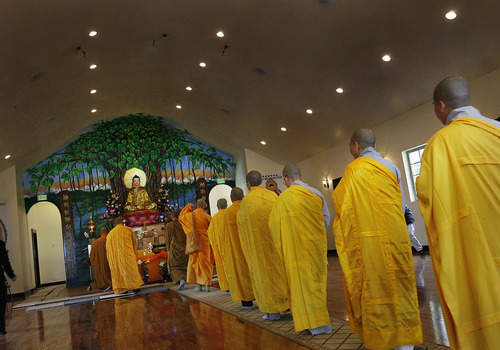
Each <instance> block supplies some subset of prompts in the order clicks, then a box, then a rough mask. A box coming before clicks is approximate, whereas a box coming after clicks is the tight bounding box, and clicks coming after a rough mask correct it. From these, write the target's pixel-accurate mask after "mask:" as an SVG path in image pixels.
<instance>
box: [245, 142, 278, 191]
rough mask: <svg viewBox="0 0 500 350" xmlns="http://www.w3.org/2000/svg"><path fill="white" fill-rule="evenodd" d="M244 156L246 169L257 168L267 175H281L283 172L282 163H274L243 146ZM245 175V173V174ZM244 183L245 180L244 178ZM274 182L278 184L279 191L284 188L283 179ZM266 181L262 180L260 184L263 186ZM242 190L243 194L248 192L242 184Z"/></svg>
mask: <svg viewBox="0 0 500 350" xmlns="http://www.w3.org/2000/svg"><path fill="white" fill-rule="evenodd" d="M245 157H246V163H247V170H248V171H252V170H257V171H258V172H260V173H261V174H262V175H269V174H278V175H281V174H282V172H283V166H284V165H283V164H279V163H276V162H274V161H272V160H270V159H268V158H266V157H264V156H261V155H260V154H258V153H255V152H253V151H250V150H249V149H246V148H245ZM245 177H246V174H245ZM245 183H246V180H245ZM276 183H277V185H278V188H279V189H280V190H281V191H284V190H285V187H284V185H283V181H281V180H276ZM265 184H266V181H265V180H264V181H262V186H264V187H265ZM242 188H243V191H244V193H245V194H248V189H247V186H246V185H244V187H242Z"/></svg>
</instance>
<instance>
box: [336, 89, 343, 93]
mask: <svg viewBox="0 0 500 350" xmlns="http://www.w3.org/2000/svg"><path fill="white" fill-rule="evenodd" d="M335 91H337V93H338V94H342V93H344V89H342V88H337V89H336V90H335Z"/></svg>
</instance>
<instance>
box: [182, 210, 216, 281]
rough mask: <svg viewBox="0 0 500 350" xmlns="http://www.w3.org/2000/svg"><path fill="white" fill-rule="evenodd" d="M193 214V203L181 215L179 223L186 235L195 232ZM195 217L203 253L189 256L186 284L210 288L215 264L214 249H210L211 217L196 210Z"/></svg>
mask: <svg viewBox="0 0 500 350" xmlns="http://www.w3.org/2000/svg"><path fill="white" fill-rule="evenodd" d="M192 213H193V206H192V205H191V203H188V204H187V205H186V206H185V207H184V209H182V211H181V213H180V215H179V222H180V223H181V225H182V229H183V230H184V233H186V234H188V233H189V232H192V231H193V216H192ZM194 215H195V221H196V229H197V232H198V238H199V240H200V243H201V251H199V252H197V253H194V254H191V255H190V256H189V262H188V267H187V280H186V282H187V283H198V284H201V285H204V286H208V285H210V284H212V275H213V272H214V263H215V259H214V255H213V253H212V247H210V241H209V239H208V233H207V229H208V226H209V225H210V220H211V217H210V215H208V214H207V213H205V212H204V211H203V209H196V210H195V211H194Z"/></svg>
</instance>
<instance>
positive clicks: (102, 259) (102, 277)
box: [90, 227, 111, 289]
mask: <svg viewBox="0 0 500 350" xmlns="http://www.w3.org/2000/svg"><path fill="white" fill-rule="evenodd" d="M99 233H100V237H99V238H98V239H96V240H95V241H94V243H92V246H91V248H90V266H92V276H94V283H95V285H96V287H97V288H99V289H106V288H108V287H111V270H110V269H109V263H108V257H107V256H106V236H107V235H108V230H107V229H106V228H105V227H102V228H101V231H100V232H99Z"/></svg>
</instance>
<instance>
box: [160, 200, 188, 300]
mask: <svg viewBox="0 0 500 350" xmlns="http://www.w3.org/2000/svg"><path fill="white" fill-rule="evenodd" d="M170 216H171V218H172V221H171V222H169V223H168V224H166V225H165V232H166V234H167V247H168V266H169V267H170V273H171V275H172V281H173V282H175V283H179V288H178V289H179V290H183V289H184V284H185V283H186V279H187V265H188V261H189V255H187V254H186V252H185V251H186V234H185V233H184V230H183V229H182V225H181V223H180V222H179V209H174V210H173V211H172V213H171V214H170Z"/></svg>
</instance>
